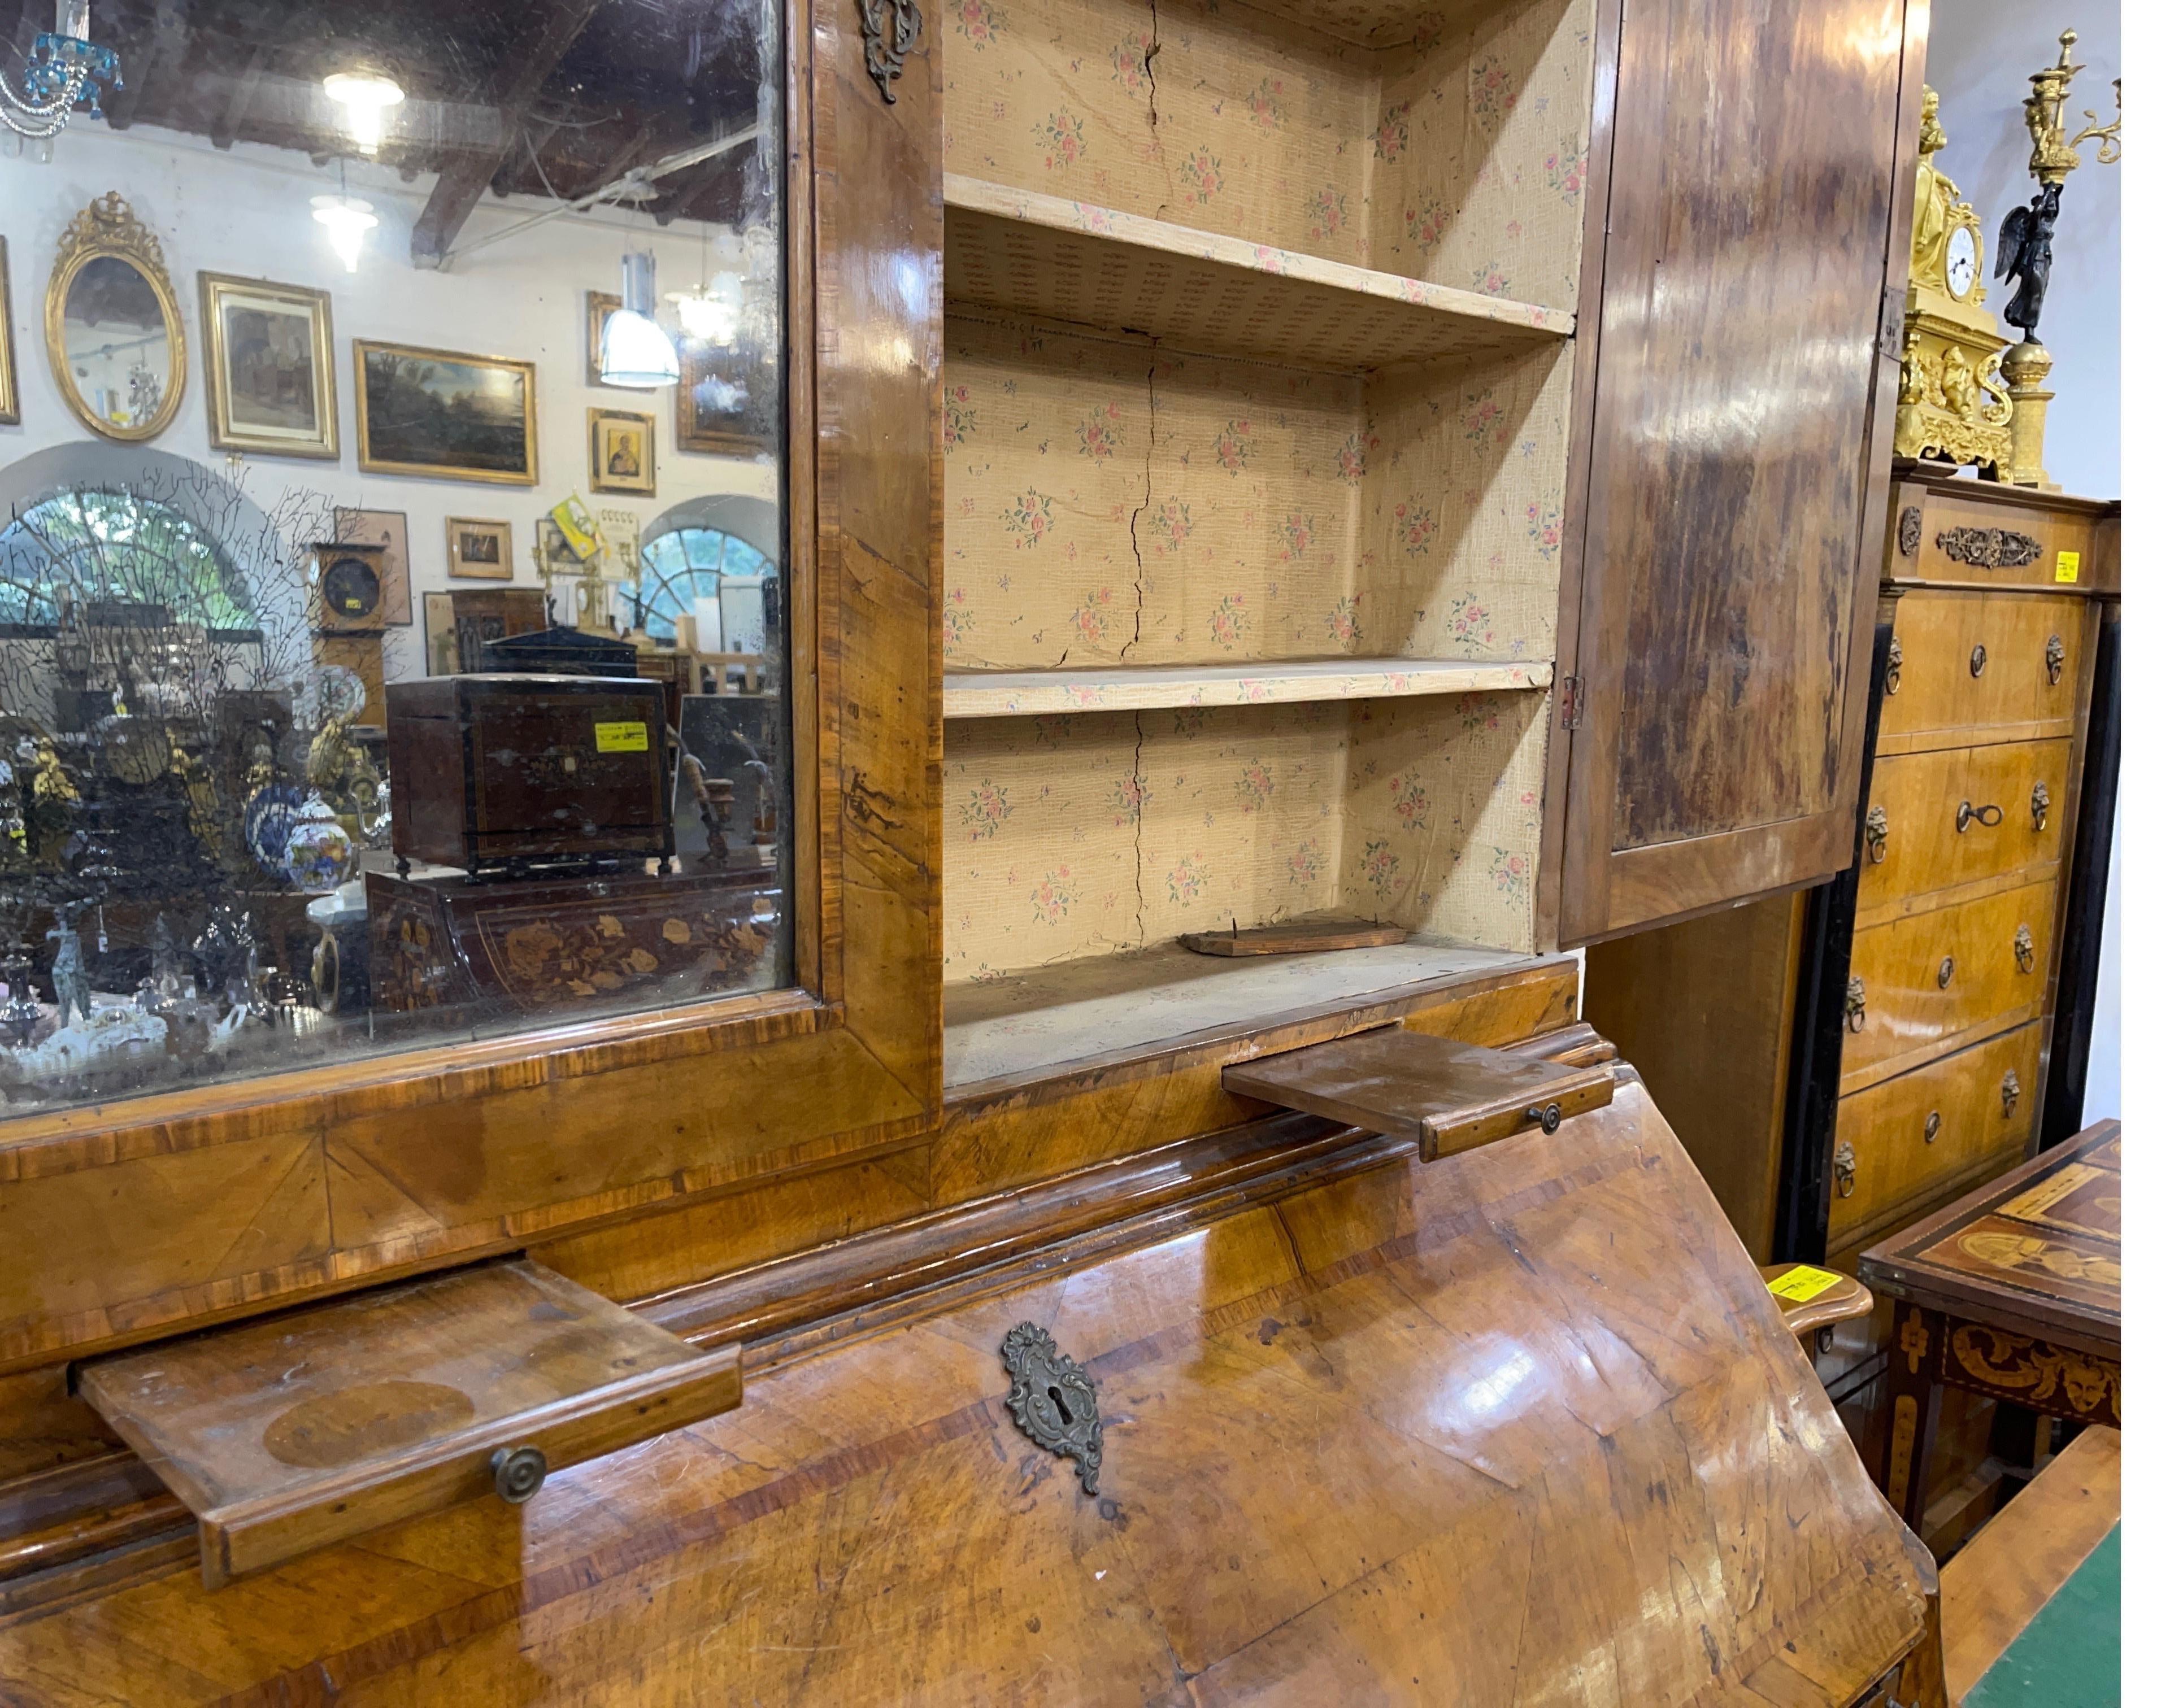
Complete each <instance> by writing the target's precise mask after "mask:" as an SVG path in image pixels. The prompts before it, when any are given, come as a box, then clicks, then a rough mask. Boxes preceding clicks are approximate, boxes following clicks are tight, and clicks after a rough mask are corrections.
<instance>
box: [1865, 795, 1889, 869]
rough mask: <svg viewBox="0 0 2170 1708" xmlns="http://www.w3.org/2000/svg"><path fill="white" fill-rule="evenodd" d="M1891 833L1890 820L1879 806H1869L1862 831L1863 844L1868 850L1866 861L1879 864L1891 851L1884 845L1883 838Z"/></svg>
mask: <svg viewBox="0 0 2170 1708" xmlns="http://www.w3.org/2000/svg"><path fill="white" fill-rule="evenodd" d="M1890 834H1891V820H1890V818H1889V816H1888V815H1887V814H1885V812H1884V809H1883V808H1881V807H1871V808H1870V809H1868V822H1867V825H1866V826H1865V828H1864V829H1863V832H1862V841H1863V846H1866V847H1867V849H1868V863H1869V864H1870V865H1871V866H1881V865H1882V864H1883V863H1884V856H1885V855H1886V854H1888V853H1889V852H1890V850H1889V849H1888V848H1887V847H1885V846H1884V838H1885V837H1887V836H1889V835H1890Z"/></svg>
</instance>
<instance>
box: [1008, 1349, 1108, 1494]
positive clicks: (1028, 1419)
mask: <svg viewBox="0 0 2170 1708" xmlns="http://www.w3.org/2000/svg"><path fill="white" fill-rule="evenodd" d="M1002 1367H1003V1368H1004V1369H1007V1370H1008V1372H1009V1373H1010V1395H1009V1400H1008V1406H1009V1408H1010V1415H1011V1416H1012V1417H1015V1418H1016V1419H1017V1426H1018V1428H1020V1429H1022V1430H1024V1433H1025V1434H1026V1435H1027V1436H1028V1437H1029V1438H1031V1441H1032V1444H1033V1445H1034V1446H1035V1447H1038V1448H1040V1449H1042V1450H1043V1451H1045V1452H1048V1453H1052V1454H1057V1455H1059V1456H1061V1457H1063V1458H1066V1459H1074V1460H1077V1480H1078V1481H1079V1482H1081V1483H1082V1484H1083V1485H1084V1486H1085V1492H1086V1493H1087V1494H1098V1493H1099V1492H1100V1398H1099V1394H1098V1390H1096V1389H1095V1388H1094V1387H1093V1379H1092V1377H1090V1376H1088V1375H1087V1374H1085V1372H1084V1371H1083V1370H1082V1369H1080V1368H1079V1367H1078V1364H1077V1360H1076V1359H1075V1358H1072V1357H1070V1356H1069V1355H1068V1354H1067V1353H1065V1352H1063V1351H1062V1350H1061V1348H1058V1347H1057V1346H1056V1344H1055V1337H1054V1336H1053V1335H1051V1334H1050V1333H1049V1332H1047V1331H1046V1330H1045V1329H1044V1328H1042V1327H1041V1326H1040V1325H1039V1324H1038V1323H1036V1322H1020V1323H1019V1324H1018V1326H1016V1327H1015V1328H1013V1329H1012V1330H1011V1331H1010V1332H1008V1334H1006V1335H1004V1336H1003V1337H1002Z"/></svg>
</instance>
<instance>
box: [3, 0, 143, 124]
mask: <svg viewBox="0 0 2170 1708" xmlns="http://www.w3.org/2000/svg"><path fill="white" fill-rule="evenodd" d="M101 86H104V87H109V88H116V89H117V88H120V55H118V54H116V53H115V52H114V51H113V50H112V49H111V48H110V47H100V46H99V45H98V44H97V43H96V42H94V41H93V40H91V39H90V0H54V6H53V27H52V29H51V30H50V31H48V32H47V33H46V34H45V35H40V37H39V38H38V39H37V41H36V43H35V45H33V46H32V47H31V49H30V57H29V62H28V63H27V64H26V65H24V67H23V93H20V94H18V93H15V91H14V90H13V88H10V87H8V81H7V78H6V77H5V76H0V124H5V125H7V127H8V129H9V130H10V131H13V132H14V133H15V135H16V136H24V137H28V138H29V139H30V140H31V141H36V142H43V141H50V140H51V138H53V137H55V136H59V135H60V133H61V131H64V130H66V129H67V122H68V120H69V119H70V118H71V117H72V116H73V115H74V113H75V109H76V104H77V102H79V101H83V100H85V99H88V101H89V103H90V106H89V108H88V111H89V112H90V114H91V115H92V116H93V117H95V118H103V117H104V116H105V115H104V110H103V109H101V108H100V107H99V104H98V96H99V88H100V87H101ZM16 146H18V147H19V146H20V144H18V145H16Z"/></svg>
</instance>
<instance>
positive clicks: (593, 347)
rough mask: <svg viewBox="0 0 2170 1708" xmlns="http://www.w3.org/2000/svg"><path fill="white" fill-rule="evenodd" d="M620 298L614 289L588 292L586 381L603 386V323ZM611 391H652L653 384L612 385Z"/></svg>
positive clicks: (616, 308)
mask: <svg viewBox="0 0 2170 1708" xmlns="http://www.w3.org/2000/svg"><path fill="white" fill-rule="evenodd" d="M619 302H620V298H619V296H618V294H617V292H616V291H590V292H588V383H589V384H590V385H591V386H594V387H598V388H599V389H601V388H604V387H603V323H604V322H605V321H606V320H608V319H609V318H611V316H612V315H613V314H615V313H617V311H618V307H619ZM607 389H608V390H610V391H613V392H652V391H654V390H655V387H653V386H612V387H607Z"/></svg>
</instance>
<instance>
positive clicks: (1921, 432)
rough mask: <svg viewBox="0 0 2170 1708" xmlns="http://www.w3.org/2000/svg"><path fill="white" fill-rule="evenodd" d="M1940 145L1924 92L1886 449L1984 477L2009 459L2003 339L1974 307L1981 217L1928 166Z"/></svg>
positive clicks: (1980, 289)
mask: <svg viewBox="0 0 2170 1708" xmlns="http://www.w3.org/2000/svg"><path fill="white" fill-rule="evenodd" d="M1947 140H1948V139H1947V138H1946V136H1944V131H1943V126H1942V125H1939V124H1938V122H1937V92H1936V91H1935V90H1934V89H1932V88H1923V89H1922V91H1921V157H1920V159H1919V161H1918V163H1916V168H1915V173H1916V178H1915V186H1914V241H1913V254H1912V258H1911V264H1910V265H1909V267H1908V270H1907V280H1906V342H1905V371H1904V373H1903V375H1902V376H1901V378H1900V387H1899V424H1898V429H1897V431H1896V433H1895V435H1894V437H1893V442H1892V447H1891V448H1892V451H1893V453H1894V454H1895V455H1896V456H1905V457H1923V458H1927V459H1930V460H1932V461H1938V462H1954V463H1965V462H1975V463H1980V465H1981V466H1982V468H1983V472H1985V473H1991V472H1997V471H2002V470H2004V469H2007V468H2008V467H2009V466H2010V464H2011V462H2012V398H2011V395H2010V393H2009V392H2007V390H2006V388H2005V382H2004V376H2003V374H2002V371H2000V369H1999V366H1998V363H1999V361H2000V360H2001V358H2002V355H2003V353H2004V339H2002V336H2000V335H1999V333H1998V330H1997V324H1996V317H1995V316H1994V315H1992V314H1991V312H1989V310H1988V309H1987V308H1986V307H1984V306H1983V303H1982V298H1983V296H1984V295H1985V293H1986V289H1987V280H1986V278H1985V276H1984V275H1985V274H1986V271H1987V269H1986V267H1985V265H1984V264H1983V262H1984V256H1983V253H1982V236H1981V221H1980V218H1979V217H1978V216H1976V215H1975V211H1974V210H1973V209H1972V208H1971V207H1970V206H1968V205H1967V204H1966V203H1965V202H1964V200H1961V199H1960V197H1959V186H1958V185H1957V184H1954V183H1953V182H1952V181H1951V179H1948V178H1947V177H1945V176H1944V174H1943V173H1941V172H1939V171H1938V170H1937V164H1936V154H1937V151H1938V149H1940V148H1942V147H1943V146H1944V144H1945V142H1946V141H1947Z"/></svg>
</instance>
